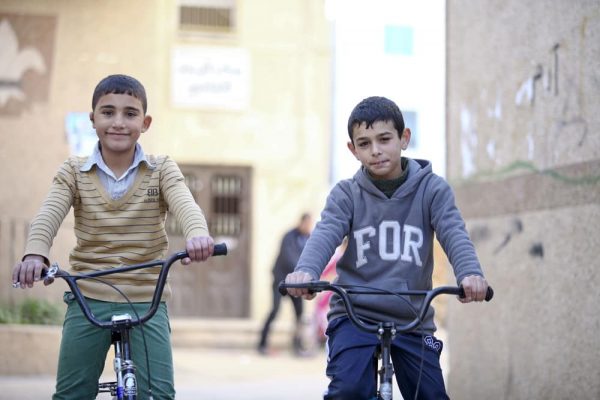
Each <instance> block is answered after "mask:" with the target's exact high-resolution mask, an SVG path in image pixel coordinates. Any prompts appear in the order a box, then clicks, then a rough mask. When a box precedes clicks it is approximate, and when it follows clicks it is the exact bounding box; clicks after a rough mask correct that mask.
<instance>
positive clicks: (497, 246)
mask: <svg viewBox="0 0 600 400" xmlns="http://www.w3.org/2000/svg"><path fill="white" fill-rule="evenodd" d="M523 231H524V224H523V220H522V219H521V218H519V217H517V216H515V217H513V218H512V219H510V220H509V221H508V222H507V224H506V226H505V227H504V228H503V229H502V232H500V233H498V232H496V234H493V232H492V229H491V228H490V227H489V226H488V225H487V224H481V225H476V226H473V227H472V228H471V229H470V230H469V236H470V237H471V240H472V241H473V243H474V244H475V245H478V244H481V243H483V242H488V241H492V243H491V247H492V248H493V250H492V254H493V255H494V256H497V255H499V254H501V253H502V252H504V251H506V250H507V248H508V247H509V245H510V243H512V242H513V241H515V240H523V238H520V235H521V234H522V233H523ZM527 254H528V255H529V257H531V258H534V259H543V258H544V244H543V243H542V242H540V241H530V243H529V245H528V251H527Z"/></svg>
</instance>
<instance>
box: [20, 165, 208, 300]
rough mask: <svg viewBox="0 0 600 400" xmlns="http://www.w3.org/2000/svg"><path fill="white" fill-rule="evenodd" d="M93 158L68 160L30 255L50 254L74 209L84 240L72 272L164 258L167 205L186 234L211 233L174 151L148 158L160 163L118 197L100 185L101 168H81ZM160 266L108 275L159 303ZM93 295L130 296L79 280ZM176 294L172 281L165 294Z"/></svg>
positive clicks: (35, 229)
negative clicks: (172, 155)
mask: <svg viewBox="0 0 600 400" xmlns="http://www.w3.org/2000/svg"><path fill="white" fill-rule="evenodd" d="M86 160H87V157H71V158H69V159H68V160H66V161H65V162H64V164H63V165H62V166H61V168H60V169H59V171H58V172H57V174H56V176H55V177H54V180H53V183H52V187H51V189H50V192H49V194H48V196H47V197H46V200H45V201H44V203H43V204H42V207H41V209H40V211H39V213H38V214H37V216H36V217H35V218H34V220H33V221H32V223H31V229H30V231H29V236H28V239H27V245H26V249H25V254H38V255H41V256H43V257H45V258H46V259H49V253H50V247H51V246H52V242H53V240H54V237H55V236H56V234H57V232H58V229H59V227H60V225H61V223H62V221H63V220H64V218H65V216H66V215H67V213H68V212H69V210H70V209H71V207H73V210H74V216H75V236H76V238H77V244H76V245H75V247H74V248H73V250H72V251H71V254H70V257H69V260H70V272H72V273H85V272H91V271H98V270H105V269H110V268H113V267H117V266H123V265H131V264H137V263H142V262H147V261H151V260H155V259H161V258H164V257H165V255H166V251H167V247H168V240H167V234H166V230H165V220H166V214H167V211H170V212H171V213H172V214H173V215H174V216H175V218H176V219H177V222H178V224H179V226H180V227H181V230H182V232H183V234H184V236H185V238H186V239H189V238H191V237H194V236H207V235H208V228H207V224H206V219H205V218H204V214H203V212H202V210H201V209H200V207H198V205H197V204H196V203H195V201H194V199H193V197H192V195H191V193H190V191H189V189H188V188H187V186H186V185H185V183H184V178H183V175H182V173H181V171H180V170H179V167H178V166H177V164H176V163H175V162H174V161H173V160H171V159H170V158H169V157H166V156H156V157H155V156H150V155H149V156H148V160H149V162H150V163H151V164H152V165H153V166H154V167H153V168H152V167H150V166H148V165H147V164H146V163H140V165H139V169H138V172H137V175H136V179H135V182H134V184H133V185H132V187H131V188H130V189H129V190H128V191H127V193H126V194H125V195H124V196H123V197H121V198H120V199H118V200H112V199H111V198H110V195H109V194H108V193H107V192H106V190H105V189H104V187H103V186H102V184H101V183H100V181H99V179H98V176H97V174H96V167H94V168H92V169H91V170H90V171H89V172H83V171H81V166H82V165H83V164H84V163H85V162H86ZM158 273H159V268H152V269H143V270H137V271H130V272H127V273H121V274H115V275H109V276H107V277H104V278H102V279H103V280H105V281H108V282H110V283H111V284H113V285H116V286H117V287H118V288H119V289H120V290H122V291H123V292H124V293H125V294H126V295H127V297H128V298H129V299H130V300H131V301H134V302H145V301H151V299H152V293H153V291H154V288H155V285H156V280H157V278H158ZM78 282H79V286H80V288H81V291H82V292H83V294H84V295H85V296H87V297H90V298H94V299H98V300H103V301H112V302H124V301H126V300H125V299H124V298H123V297H122V296H121V295H120V294H119V293H118V292H117V291H116V290H114V289H113V288H111V287H109V286H108V285H104V284H102V283H99V282H96V281H93V280H79V281H78ZM170 295H171V289H170V287H169V285H167V286H166V287H165V291H164V294H163V300H167V299H168V298H169V297H170Z"/></svg>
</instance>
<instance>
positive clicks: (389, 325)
mask: <svg viewBox="0 0 600 400" xmlns="http://www.w3.org/2000/svg"><path fill="white" fill-rule="evenodd" d="M288 288H289V289H292V288H297V289H308V290H309V292H311V293H318V292H322V291H332V292H334V293H337V294H338V295H339V296H340V298H341V299H342V302H343V303H344V307H345V308H346V312H347V314H348V318H349V319H350V321H351V322H352V323H353V324H354V325H355V326H356V327H357V328H359V329H361V330H363V331H365V332H369V333H375V334H376V335H377V338H378V339H379V344H378V346H377V350H376V351H375V355H374V360H373V364H374V369H375V380H377V375H379V382H378V383H379V385H377V382H376V385H375V386H376V391H377V393H376V396H377V397H376V399H378V400H392V385H393V383H392V381H393V377H394V367H393V364H392V362H391V348H392V340H393V339H394V337H395V336H396V334H397V333H405V332H412V331H415V330H417V328H418V327H419V325H420V324H421V322H422V321H423V319H424V318H425V315H426V313H427V310H428V309H429V306H430V304H431V301H432V300H433V299H434V298H435V297H436V296H438V295H440V294H451V295H457V296H459V297H464V296H465V293H464V290H463V288H462V287H454V286H440V287H437V288H434V289H431V290H403V291H397V292H389V291H386V290H381V289H377V288H373V287H367V286H358V285H340V284H335V283H330V282H328V281H311V282H306V283H294V284H291V283H285V281H284V282H281V283H280V284H279V292H280V293H281V294H282V295H286V294H287V289H288ZM356 294H362V295H364V294H370V295H394V296H422V297H424V299H423V302H422V303H421V307H420V309H419V310H414V311H415V318H414V319H413V320H412V321H411V322H409V323H406V324H398V323H395V322H391V321H380V322H371V321H366V320H365V319H362V318H361V317H359V316H358V315H357V313H356V312H355V311H354V307H353V304H352V300H351V299H350V295H356ZM493 297H494V291H493V289H492V288H491V287H488V291H487V293H486V297H485V300H486V301H490V300H491V299H492V298H493ZM401 298H402V297H401ZM411 307H412V305H411ZM422 343H423V344H422V345H423V346H424V341H422ZM379 363H381V365H380V366H379ZM378 368H379V369H378ZM421 368H422V364H421ZM421 372H422V371H420V372H419V379H418V381H417V390H416V391H415V398H416V397H417V394H418V392H419V390H418V388H419V384H420V380H421Z"/></svg>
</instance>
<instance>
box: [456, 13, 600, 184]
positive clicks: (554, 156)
mask: <svg viewBox="0 0 600 400" xmlns="http://www.w3.org/2000/svg"><path fill="white" fill-rule="evenodd" d="M590 18H591V17H590ZM595 18H596V21H597V19H598V17H595ZM597 22H598V23H596V24H591V23H590V21H588V20H587V19H585V18H584V19H583V20H582V21H580V23H579V24H578V25H577V26H574V27H573V28H572V29H571V30H569V31H568V33H567V34H566V35H565V36H564V37H563V38H562V39H560V40H558V41H550V42H549V43H548V44H547V47H546V48H545V49H544V48H542V49H541V50H540V51H534V50H535V49H532V54H535V55H534V56H533V57H532V60H531V61H530V62H528V63H524V62H523V61H524V60H522V59H521V60H519V62H520V64H519V65H521V67H520V68H522V70H521V71H518V70H517V71H516V75H512V76H509V78H513V79H515V83H517V84H516V86H515V87H514V90H512V91H511V90H507V89H506V88H503V87H502V86H499V85H498V84H497V83H494V84H495V85H496V89H495V90H490V89H489V88H486V87H482V88H481V89H478V91H479V98H478V99H477V100H476V101H466V102H462V103H461V104H460V109H459V124H460V142H459V143H460V155H461V159H462V163H461V166H462V171H461V177H462V179H468V180H470V179H477V178H480V177H485V176H487V177H492V178H493V177H494V176H496V175H499V174H505V173H508V172H515V171H516V170H519V169H522V168H526V169H528V170H531V171H536V172H542V173H548V175H550V176H554V177H556V176H557V175H559V174H555V173H554V170H555V169H556V168H557V166H558V165H561V164H564V163H565V162H571V161H572V162H575V161H576V160H578V159H577V158H575V157H577V155H580V156H583V160H588V159H589V157H591V156H592V149H593V148H594V147H593V146H594V145H595V143H597V138H596V139H592V138H593V136H592V132H594V129H593V127H592V126H591V124H592V123H593V122H592V121H591V119H593V118H595V114H591V112H592V109H591V108H592V107H593V106H594V105H595V104H596V103H597V100H596V99H597V97H596V96H595V93H597V91H598V90H600V72H599V71H600V70H598V69H597V68H594V67H593V65H597V64H598V61H599V60H598V58H597V57H598V54H600V53H599V51H600V46H599V45H598V42H597V41H596V40H592V38H594V37H596V36H597V35H598V34H599V33H600V32H598V28H597V27H596V28H594V29H596V30H595V31H592V28H593V27H595V26H597V25H598V26H600V21H597ZM528 65H531V66H528ZM519 75H520V76H521V77H520V78H519ZM511 97H512V100H510V99H511ZM513 101H514V102H513ZM511 103H513V104H512V105H511ZM557 140H558V142H557ZM557 144H559V145H557ZM570 159H572V160H570ZM581 159H582V158H581V157H579V160H581ZM564 178H565V179H562V180H563V181H565V182H569V183H573V182H571V181H572V180H571V179H569V177H564ZM597 178H598V175H596V176H593V177H586V178H585V179H584V180H583V181H585V182H587V181H589V180H592V181H596V180H597ZM585 182H584V183H585Z"/></svg>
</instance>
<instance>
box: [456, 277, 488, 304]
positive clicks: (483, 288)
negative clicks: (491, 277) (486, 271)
mask: <svg viewBox="0 0 600 400" xmlns="http://www.w3.org/2000/svg"><path fill="white" fill-rule="evenodd" d="M460 286H462V287H463V289H464V291H465V297H464V298H459V299H458V300H459V301H460V302H461V303H470V302H472V301H483V300H485V296H486V293H487V289H488V283H487V281H486V280H485V278H484V277H482V276H479V275H469V276H467V277H465V278H463V280H462V281H461V282H460Z"/></svg>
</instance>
